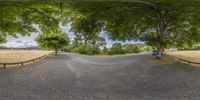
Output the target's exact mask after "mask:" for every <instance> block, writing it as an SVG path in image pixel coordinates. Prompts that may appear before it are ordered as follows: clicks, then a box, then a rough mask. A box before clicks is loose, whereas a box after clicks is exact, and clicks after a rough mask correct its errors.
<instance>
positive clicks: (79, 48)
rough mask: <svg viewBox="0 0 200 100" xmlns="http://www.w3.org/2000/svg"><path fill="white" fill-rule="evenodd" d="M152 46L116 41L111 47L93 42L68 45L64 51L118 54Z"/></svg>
mask: <svg viewBox="0 0 200 100" xmlns="http://www.w3.org/2000/svg"><path fill="white" fill-rule="evenodd" d="M151 50H152V47H151V46H148V45H145V44H126V45H121V43H115V44H113V45H112V47H111V48H106V46H104V47H99V46H95V45H92V44H85V43H80V44H78V45H76V46H74V45H73V44H72V45H68V46H66V47H65V48H63V49H62V51H66V52H72V53H79V54H87V55H117V54H130V53H140V52H146V51H151Z"/></svg>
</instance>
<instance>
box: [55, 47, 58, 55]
mask: <svg viewBox="0 0 200 100" xmlns="http://www.w3.org/2000/svg"><path fill="white" fill-rule="evenodd" d="M55 55H58V49H57V47H56V48H55Z"/></svg>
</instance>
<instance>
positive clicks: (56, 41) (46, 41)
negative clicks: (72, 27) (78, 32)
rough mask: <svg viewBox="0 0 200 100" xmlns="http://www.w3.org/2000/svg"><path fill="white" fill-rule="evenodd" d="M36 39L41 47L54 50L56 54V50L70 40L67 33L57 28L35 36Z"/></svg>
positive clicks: (67, 43)
mask: <svg viewBox="0 0 200 100" xmlns="http://www.w3.org/2000/svg"><path fill="white" fill-rule="evenodd" d="M36 41H37V42H38V44H39V46H40V47H41V48H46V49H50V50H55V54H56V55H57V53H58V50H60V49H62V48H63V47H64V46H67V45H69V42H70V40H69V37H68V35H67V34H65V33H62V32H61V31H57V30H54V31H51V32H50V33H43V34H40V35H39V36H38V37H37V38H36Z"/></svg>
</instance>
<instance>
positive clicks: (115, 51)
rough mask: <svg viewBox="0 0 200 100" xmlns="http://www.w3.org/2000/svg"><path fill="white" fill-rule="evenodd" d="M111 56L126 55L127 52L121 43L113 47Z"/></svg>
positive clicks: (110, 52)
mask: <svg viewBox="0 0 200 100" xmlns="http://www.w3.org/2000/svg"><path fill="white" fill-rule="evenodd" d="M109 54H111V55H113V54H125V50H124V49H123V47H122V45H121V43H115V44H113V45H112V47H111V49H110V51H109Z"/></svg>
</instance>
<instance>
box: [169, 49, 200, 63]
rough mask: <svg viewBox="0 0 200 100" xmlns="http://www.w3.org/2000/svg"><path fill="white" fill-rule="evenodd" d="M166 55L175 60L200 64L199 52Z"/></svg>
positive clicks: (176, 52) (175, 52) (179, 52)
mask: <svg viewBox="0 0 200 100" xmlns="http://www.w3.org/2000/svg"><path fill="white" fill-rule="evenodd" d="M167 54H168V55H170V56H172V57H175V58H182V59H185V60H189V61H193V62H200V51H173V52H167Z"/></svg>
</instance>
